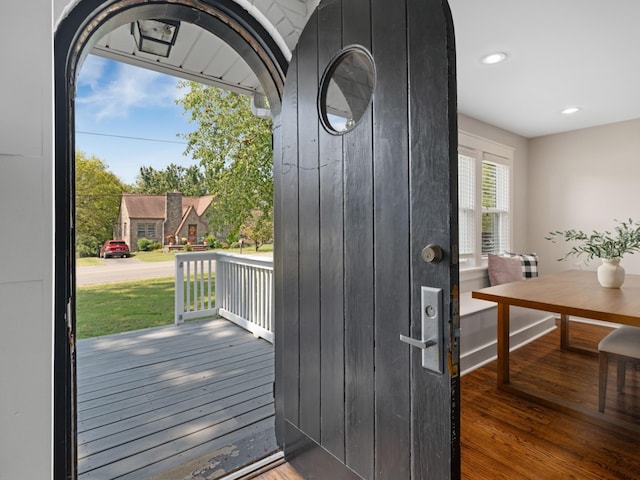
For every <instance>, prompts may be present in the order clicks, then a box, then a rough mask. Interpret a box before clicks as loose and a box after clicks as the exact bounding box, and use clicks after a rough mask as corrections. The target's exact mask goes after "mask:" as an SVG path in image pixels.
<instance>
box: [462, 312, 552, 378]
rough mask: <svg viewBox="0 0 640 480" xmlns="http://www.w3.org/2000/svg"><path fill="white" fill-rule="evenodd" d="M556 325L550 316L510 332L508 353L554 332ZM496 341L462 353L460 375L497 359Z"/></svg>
mask: <svg viewBox="0 0 640 480" xmlns="http://www.w3.org/2000/svg"><path fill="white" fill-rule="evenodd" d="M556 328H557V327H556V323H555V317H554V316H553V315H550V316H548V317H545V318H543V319H541V320H539V321H537V322H534V323H531V324H529V325H527V326H526V327H523V328H521V329H519V330H516V331H513V332H511V334H510V335H509V339H510V340H509V344H510V351H513V350H517V349H518V348H520V347H522V346H524V345H526V344H528V343H530V342H533V341H534V340H536V339H538V338H540V337H542V336H543V335H546V334H547V333H549V332H552V331H553V330H555V329H556ZM497 345H498V342H497V340H493V341H491V342H488V343H486V344H484V345H481V346H480V347H477V348H474V349H473V350H471V351H469V352H464V353H463V354H461V355H460V372H461V375H466V374H467V373H469V372H472V371H473V370H476V369H478V368H480V367H482V366H484V365H486V364H487V363H491V362H493V361H494V360H496V359H497V358H498V356H497V353H496V352H497Z"/></svg>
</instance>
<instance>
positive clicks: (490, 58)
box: [480, 52, 507, 65]
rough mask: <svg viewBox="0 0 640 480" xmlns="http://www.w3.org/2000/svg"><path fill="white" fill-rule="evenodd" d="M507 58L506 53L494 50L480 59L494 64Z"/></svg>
mask: <svg viewBox="0 0 640 480" xmlns="http://www.w3.org/2000/svg"><path fill="white" fill-rule="evenodd" d="M506 59H507V54H506V53H503V52H494V53H490V54H489V55H485V56H484V57H482V59H481V60H480V61H481V62H482V63H485V64H487V65H495V64H496V63H500V62H504V61H505V60H506Z"/></svg>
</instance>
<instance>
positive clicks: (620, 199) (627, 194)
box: [527, 119, 640, 274]
mask: <svg viewBox="0 0 640 480" xmlns="http://www.w3.org/2000/svg"><path fill="white" fill-rule="evenodd" d="M528 166H529V170H528V191H529V194H530V195H529V207H528V215H527V217H528V221H529V222H528V223H529V232H528V235H529V241H528V246H529V248H531V249H532V250H534V251H536V252H537V253H538V254H539V255H540V259H541V264H540V269H541V272H542V273H543V274H545V273H552V272H555V271H559V270H566V269H569V268H585V269H586V268H588V269H595V268H596V267H597V266H598V264H599V262H598V261H595V262H593V263H592V264H591V265H590V266H588V267H586V266H584V265H583V264H582V262H581V261H580V260H575V259H572V260H569V261H563V262H557V261H556V259H557V258H560V257H562V256H564V254H565V253H566V252H567V251H568V250H569V248H568V246H567V244H564V243H563V244H552V243H551V242H549V241H547V240H544V237H545V236H546V235H547V234H548V232H549V231H552V230H566V229H569V228H576V229H580V230H585V231H589V230H593V229H597V230H603V229H612V228H613V226H614V222H613V220H614V219H619V220H625V219H628V218H633V219H634V220H640V119H638V120H632V121H627V122H621V123H616V124H612V125H605V126H601V127H594V128H587V129H583V130H576V131H573V132H568V133H563V134H557V135H549V136H545V137H539V138H535V139H532V140H530V141H529V162H528ZM621 265H622V266H623V267H624V268H625V269H626V270H627V272H628V273H635V274H639V273H640V254H635V255H632V256H627V257H625V258H624V259H623V261H622V263H621Z"/></svg>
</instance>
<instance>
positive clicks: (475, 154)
mask: <svg viewBox="0 0 640 480" xmlns="http://www.w3.org/2000/svg"><path fill="white" fill-rule="evenodd" d="M458 152H459V153H461V154H462V155H466V156H469V157H472V158H475V159H476V165H475V172H476V173H475V181H476V184H475V191H476V198H477V197H478V193H479V192H482V175H481V174H478V172H482V160H486V161H489V162H493V163H500V164H503V165H506V166H508V167H509V173H510V175H509V216H510V221H509V243H510V245H509V248H511V242H512V241H513V225H514V223H515V222H514V221H513V214H514V211H513V204H514V202H513V198H514V196H515V195H514V191H513V185H514V177H515V169H514V164H513V157H514V152H515V148H513V147H510V146H508V145H503V144H501V143H498V142H494V141H493V140H489V139H487V138H483V137H480V136H478V135H474V134H473V133H469V132H466V131H464V130H458ZM475 214H476V225H482V208H476V209H475ZM480 252H482V235H479V234H478V232H477V231H476V235H475V253H476V254H475V255H474V256H473V260H472V261H471V262H470V263H469V265H468V266H466V267H464V268H462V267H461V268H460V271H461V272H462V271H466V270H477V269H486V267H487V257H486V256H483V255H482V254H481V253H480Z"/></svg>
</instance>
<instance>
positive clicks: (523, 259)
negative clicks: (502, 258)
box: [504, 252, 538, 278]
mask: <svg viewBox="0 0 640 480" xmlns="http://www.w3.org/2000/svg"><path fill="white" fill-rule="evenodd" d="M504 254H505V255H506V256H508V257H517V258H519V259H520V263H521V264H522V276H523V277H524V278H535V277H537V276H538V255H537V254H536V253H511V252H504Z"/></svg>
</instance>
